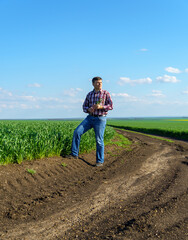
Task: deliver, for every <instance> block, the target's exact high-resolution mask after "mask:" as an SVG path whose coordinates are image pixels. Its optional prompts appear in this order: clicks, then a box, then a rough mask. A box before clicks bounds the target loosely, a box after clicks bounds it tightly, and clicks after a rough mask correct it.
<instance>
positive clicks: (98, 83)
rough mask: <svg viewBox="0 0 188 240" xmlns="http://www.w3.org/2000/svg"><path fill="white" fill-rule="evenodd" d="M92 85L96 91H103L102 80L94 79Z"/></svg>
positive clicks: (99, 78)
mask: <svg viewBox="0 0 188 240" xmlns="http://www.w3.org/2000/svg"><path fill="white" fill-rule="evenodd" d="M92 84H93V86H94V89H95V91H100V90H101V89H102V78H101V77H94V78H93V79H92Z"/></svg>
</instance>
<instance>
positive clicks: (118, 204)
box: [0, 130, 188, 240]
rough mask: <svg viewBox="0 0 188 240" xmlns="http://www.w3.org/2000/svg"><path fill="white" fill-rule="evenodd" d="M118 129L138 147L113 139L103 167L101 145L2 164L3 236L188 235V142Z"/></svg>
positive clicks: (6, 239) (26, 239) (0, 239)
mask: <svg viewBox="0 0 188 240" xmlns="http://www.w3.org/2000/svg"><path fill="white" fill-rule="evenodd" d="M118 132H119V133H121V134H123V135H125V136H126V137H128V138H129V139H130V140H131V141H132V146H131V149H132V150H131V151H130V149H125V148H121V147H118V146H115V145H112V146H106V148H105V164H104V166H103V167H98V168H96V167H94V164H95V152H94V151H93V152H91V153H89V154H84V155H81V156H80V159H78V160H69V159H66V158H62V157H53V158H46V159H42V160H35V161H26V162H24V163H22V164H20V165H17V164H15V165H6V166H0V240H33V239H37V240H54V239H58V240H60V239H70V240H72V239H81V240H84V239H88V240H91V239H117V240H118V239H126V240H130V239H131V240H140V239H152V240H153V239H164V240H175V239H178V240H181V239H182V240H184V239H185V240H186V239H188V143H187V142H183V141H174V143H169V142H167V141H164V140H157V139H153V138H151V137H148V136H145V135H142V134H137V133H130V132H126V131H121V130H118ZM62 163H63V165H62ZM27 169H33V170H35V171H36V173H35V174H30V173H28V171H27Z"/></svg>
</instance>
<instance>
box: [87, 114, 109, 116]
mask: <svg viewBox="0 0 188 240" xmlns="http://www.w3.org/2000/svg"><path fill="white" fill-rule="evenodd" d="M89 115H90V116H92V117H105V116H106V115H93V114H89Z"/></svg>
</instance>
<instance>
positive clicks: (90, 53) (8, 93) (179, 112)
mask: <svg viewBox="0 0 188 240" xmlns="http://www.w3.org/2000/svg"><path fill="white" fill-rule="evenodd" d="M187 12H188V1H187V0H142V1H140V0H132V1H130V0H116V1H115V0H95V1H92V0H79V1H78V0H69V1H68V0H27V1H25V0H0V29H1V33H0V119H7V118H9V119H15V118H18V119H19V118H70V117H73V118H76V117H85V113H83V112H82V103H83V101H84V99H85V96H86V94H87V93H88V92H89V91H90V90H92V89H93V87H92V84H91V79H92V78H93V77H94V76H101V77H102V78H103V89H106V90H108V91H109V92H110V93H111V96H112V99H113V102H114V110H113V111H110V112H109V117H148V116H151V117H160V116H180V117H181V116H188V110H187V109H188V80H187V79H188V45H187V43H188V31H187V29H188V17H187Z"/></svg>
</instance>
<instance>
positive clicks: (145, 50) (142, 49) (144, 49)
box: [140, 48, 148, 52]
mask: <svg viewBox="0 0 188 240" xmlns="http://www.w3.org/2000/svg"><path fill="white" fill-rule="evenodd" d="M140 51H141V52H147V51H148V49H147V48H141V49H140Z"/></svg>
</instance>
